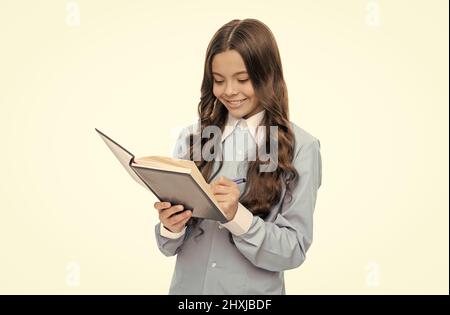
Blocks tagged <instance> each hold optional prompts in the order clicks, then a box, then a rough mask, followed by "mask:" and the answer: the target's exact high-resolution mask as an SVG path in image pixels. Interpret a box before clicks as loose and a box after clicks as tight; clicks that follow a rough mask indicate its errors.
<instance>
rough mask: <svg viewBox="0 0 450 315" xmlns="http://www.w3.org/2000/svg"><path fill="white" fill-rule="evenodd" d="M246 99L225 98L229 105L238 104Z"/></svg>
mask: <svg viewBox="0 0 450 315" xmlns="http://www.w3.org/2000/svg"><path fill="white" fill-rule="evenodd" d="M246 100H247V98H243V99H240V100H233V101H231V100H227V99H226V101H227V103H228V104H229V105H231V106H239V105H241V104H242V103H244V102H245V101H246Z"/></svg>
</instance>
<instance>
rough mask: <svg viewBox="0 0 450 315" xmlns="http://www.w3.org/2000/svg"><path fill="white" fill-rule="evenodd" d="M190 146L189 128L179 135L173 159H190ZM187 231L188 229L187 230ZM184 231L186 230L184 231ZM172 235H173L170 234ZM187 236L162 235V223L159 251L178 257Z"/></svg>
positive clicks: (157, 231) (158, 233)
mask: <svg viewBox="0 0 450 315" xmlns="http://www.w3.org/2000/svg"><path fill="white" fill-rule="evenodd" d="M188 144H189V128H184V129H183V130H181V133H180V134H179V135H178V138H177V141H176V143H175V146H174V148H173V151H172V157H174V158H177V159H189V157H188V154H187V153H188V149H189V147H188V146H187V145H188ZM185 229H186V228H185ZM183 231H184V230H183ZM169 234H172V233H169ZM185 236H186V234H184V233H183V235H180V236H179V237H173V236H170V237H169V235H165V236H163V235H161V222H158V224H156V226H155V239H156V243H157V245H158V248H159V250H160V251H161V252H162V253H163V254H164V255H166V256H174V255H176V254H177V253H178V252H179V251H180V250H181V248H182V245H183V242H184V239H185Z"/></svg>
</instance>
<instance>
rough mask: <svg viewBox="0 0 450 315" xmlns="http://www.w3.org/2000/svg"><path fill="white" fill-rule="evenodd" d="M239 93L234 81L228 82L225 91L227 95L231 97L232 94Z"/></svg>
mask: <svg viewBox="0 0 450 315" xmlns="http://www.w3.org/2000/svg"><path fill="white" fill-rule="evenodd" d="M237 93H238V92H237V91H236V87H235V86H234V85H233V84H232V83H228V84H227V86H226V88H225V92H224V94H225V96H227V97H230V96H232V95H236V94H237Z"/></svg>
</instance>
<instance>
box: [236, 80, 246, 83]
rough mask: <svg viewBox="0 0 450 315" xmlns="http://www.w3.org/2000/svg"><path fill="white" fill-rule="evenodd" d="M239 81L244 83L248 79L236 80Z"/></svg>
mask: <svg viewBox="0 0 450 315" xmlns="http://www.w3.org/2000/svg"><path fill="white" fill-rule="evenodd" d="M238 81H239V82H240V83H245V82H247V81H248V79H244V80H238Z"/></svg>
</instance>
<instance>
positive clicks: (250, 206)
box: [154, 19, 322, 294]
mask: <svg viewBox="0 0 450 315" xmlns="http://www.w3.org/2000/svg"><path fill="white" fill-rule="evenodd" d="M198 114H199V123H198V124H195V125H193V126H189V127H187V128H185V130H183V132H181V135H180V136H179V138H178V140H177V143H176V145H175V149H174V157H176V158H182V159H190V160H193V161H195V163H196V164H197V166H198V167H199V169H200V170H201V172H202V175H203V177H204V178H205V180H206V181H207V182H208V183H210V187H211V190H212V192H213V193H214V196H215V197H216V199H217V201H218V202H219V204H220V205H221V208H223V210H224V212H225V214H226V216H227V218H228V219H229V221H228V222H227V223H224V224H220V223H218V222H216V221H212V220H201V219H198V218H191V215H192V211H190V210H189V209H187V211H184V210H185V209H183V206H182V205H171V204H170V203H168V202H156V203H155V205H154V207H155V208H156V209H157V210H158V212H159V219H160V221H161V222H160V223H158V224H157V225H156V228H155V232H156V240H157V244H158V247H159V249H160V250H161V252H162V253H163V254H165V255H166V256H172V255H177V260H176V266H175V271H174V274H173V278H172V283H171V286H170V291H169V293H170V294H285V284H284V275H283V271H284V270H288V269H292V268H296V267H298V266H300V265H301V264H302V263H303V262H304V260H305V257H306V252H307V250H308V248H309V247H310V245H311V242H312V237H313V211H314V207H315V203H316V196H317V190H318V189H319V187H320V185H321V178H322V165H321V164H322V162H321V155H320V142H319V140H318V139H317V138H315V137H313V136H312V135H310V134H309V133H307V132H306V131H305V130H303V129H302V128H300V127H298V126H297V125H295V124H294V123H292V122H290V121H289V111H288V97H287V89H286V84H285V82H284V78H283V71H282V66H281V60H280V55H279V52H278V47H277V44H276V41H275V39H274V37H273V34H272V32H271V31H270V30H269V28H268V27H267V26H266V25H265V24H263V23H262V22H260V21H258V20H255V19H245V20H232V21H231V22H229V23H227V24H225V25H224V26H222V27H221V28H220V29H219V30H218V31H217V32H216V34H215V35H214V36H213V38H212V40H211V42H210V44H209V46H208V48H207V51H206V60H205V68H204V77H203V82H202V87H201V98H200V103H199V105H198ZM207 126H218V127H219V128H220V130H221V131H222V134H221V137H214V139H215V140H214V139H212V138H209V139H208V138H201V143H200V145H201V146H202V147H204V146H205V144H207V143H208V141H213V142H214V141H215V142H214V143H215V144H216V145H218V147H219V148H220V150H215V149H214V151H215V152H213V153H212V154H213V155H214V157H215V159H206V158H205V157H204V156H201V157H200V159H199V160H197V159H194V158H193V152H194V150H193V146H194V145H196V143H194V141H193V139H194V134H195V133H197V134H202V131H203V130H204V129H205V128H206V127H207ZM258 126H262V127H263V129H261V128H258ZM269 126H276V127H277V133H276V134H275V135H276V137H275V138H276V139H275V140H276V145H275V151H277V152H276V153H277V160H276V161H275V163H276V165H275V166H276V167H274V168H273V169H272V170H271V171H267V169H266V171H262V167H263V166H267V163H265V162H264V161H263V160H262V159H261V158H260V155H258V156H257V157H256V159H249V158H248V152H249V151H250V150H251V149H254V148H256V149H257V150H258V151H261V148H262V147H264V146H270V144H273V140H274V137H272V136H273V135H272V134H270V136H269V132H267V130H266V129H265V128H266V127H269ZM261 130H263V131H264V132H262V131H261ZM197 144H198V143H197ZM272 147H273V146H272ZM183 148H189V150H184V151H183V150H182V149H183ZM243 148H244V150H243ZM236 149H237V150H236ZM181 151H183V152H181ZM186 151H187V153H186ZM271 153H272V152H271ZM236 178H245V179H246V182H245V183H243V184H237V183H236V182H235V181H233V179H236ZM213 179H214V180H213Z"/></svg>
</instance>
